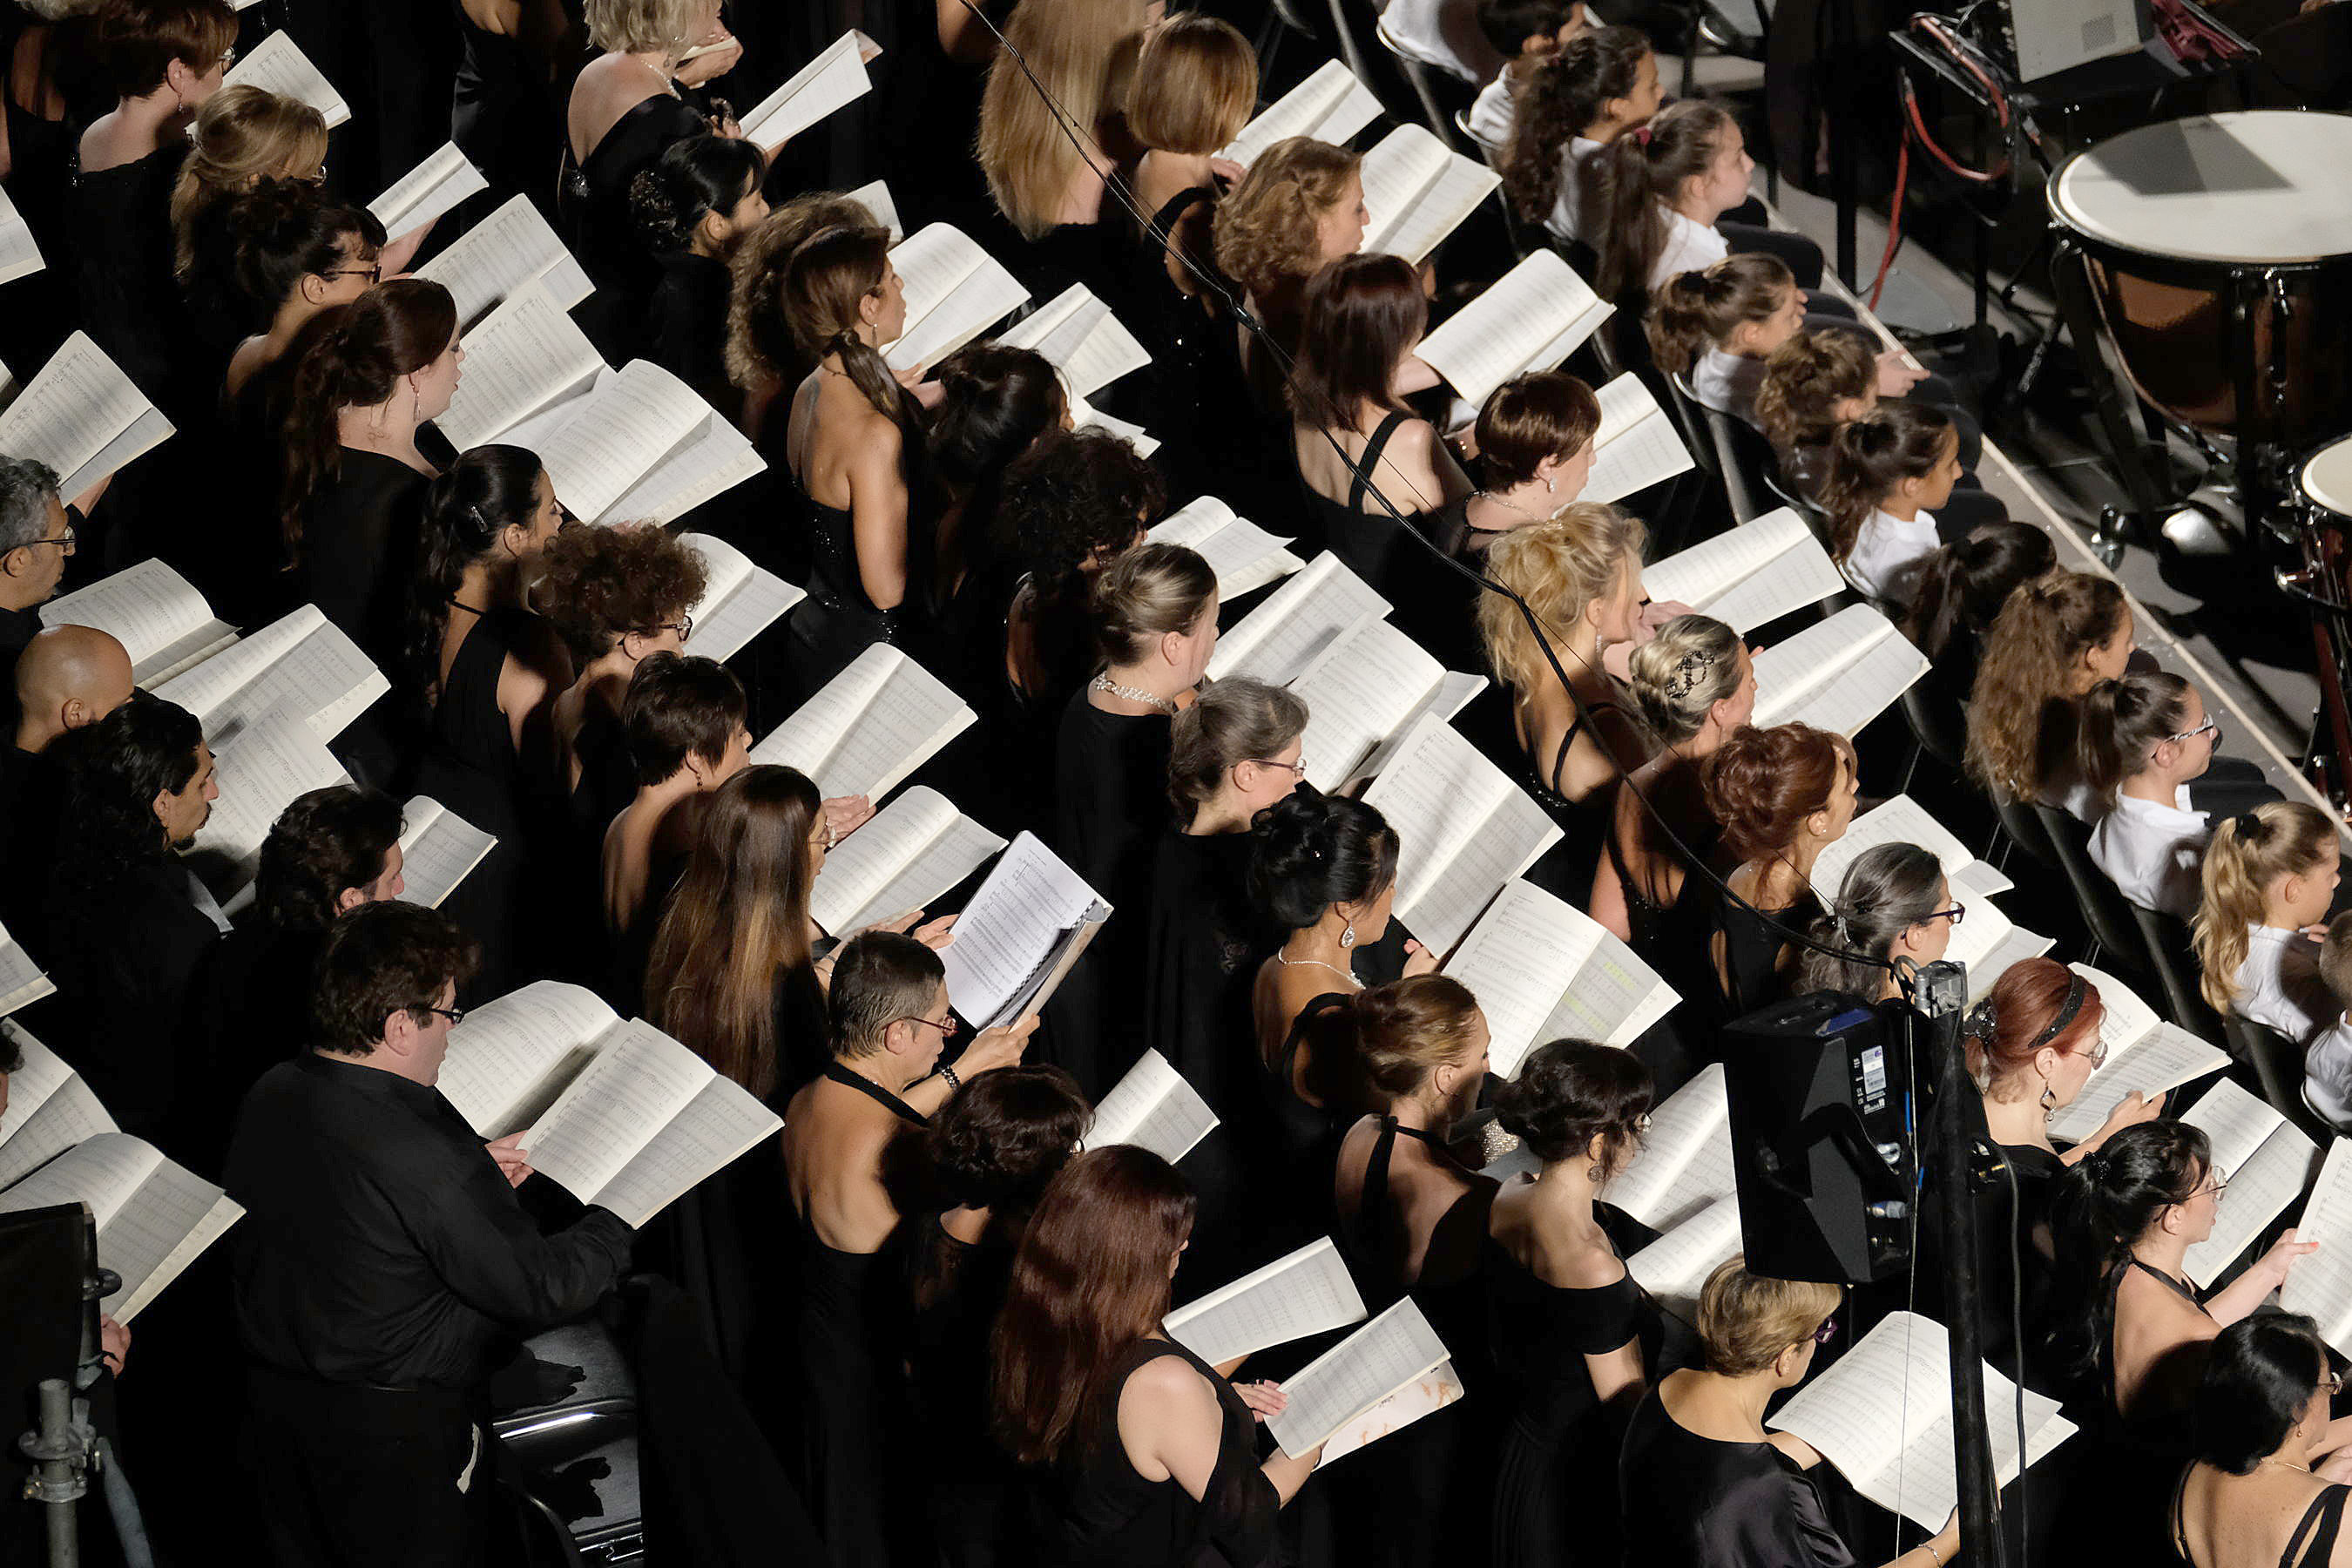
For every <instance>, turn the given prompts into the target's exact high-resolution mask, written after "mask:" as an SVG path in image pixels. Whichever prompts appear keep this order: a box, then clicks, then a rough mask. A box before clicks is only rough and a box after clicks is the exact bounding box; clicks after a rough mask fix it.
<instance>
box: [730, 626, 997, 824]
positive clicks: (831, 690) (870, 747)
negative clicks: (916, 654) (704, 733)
mask: <svg viewBox="0 0 2352 1568" xmlns="http://www.w3.org/2000/svg"><path fill="white" fill-rule="evenodd" d="M976 717H977V715H975V714H974V713H973V712H972V710H971V709H970V708H968V707H966V706H964V701H963V699H962V698H961V697H958V696H957V695H956V694H955V693H954V692H953V691H950V690H949V689H948V688H947V685H946V683H945V682H943V681H941V680H940V678H939V677H938V676H935V675H933V674H932V673H931V672H930V671H929V670H928V669H925V668H923V667H922V666H921V665H919V664H917V663H916V662H915V661H914V660H913V659H911V658H908V657H907V656H906V655H905V654H903V653H901V652H899V651H898V649H897V648H895V647H891V646H890V645H889V644H888V643H876V644H874V645H873V646H872V647H868V648H867V649H866V651H865V652H864V653H861V654H859V655H858V656H857V657H856V658H854V659H852V660H850V662H849V668H846V669H845V670H843V671H842V672H841V673H840V674H839V675H836V676H835V677H834V678H833V679H831V680H829V681H827V682H826V683H825V686H824V690H822V691H820V692H818V693H817V694H816V695H815V696H814V697H812V698H810V699H809V700H807V701H806V702H803V704H801V706H800V708H799V709H798V710H796V711H795V712H794V713H793V716H792V717H791V718H789V719H786V720H785V721H783V722H782V723H781V724H779V725H777V726H776V727H775V729H773V730H772V731H769V733H768V737H767V738H766V739H765V740H763V741H761V742H760V743H759V744H758V745H756V746H754V747H752V748H751V760H752V761H753V762H755V763H783V764H784V765H785V766H787V767H794V768H798V769H800V771H801V772H803V773H806V774H808V776H809V777H810V778H812V779H814V780H815V781H816V786H817V788H818V789H820V790H822V791H824V793H825V794H826V795H866V796H867V797H869V798H871V799H874V800H880V799H881V798H882V797H883V796H884V795H887V794H889V793H890V791H891V789H892V788H893V787H894V786H896V785H897V784H898V781H899V780H901V779H903V778H905V777H906V776H907V775H908V773H913V772H914V771H915V770H916V769H917V768H919V767H920V766H922V765H923V763H925V762H927V761H929V759H930V757H931V756H933V755H934V754H935V753H936V752H938V751H939V749H940V747H941V746H944V745H946V744H947V743H948V742H950V741H952V740H954V739H955V738H956V737H957V736H958V735H960V734H961V733H962V732H963V731H965V730H966V729H968V728H970V727H971V724H972V722H973V721H974V720H975V718H976ZM861 831H862V830H861Z"/></svg>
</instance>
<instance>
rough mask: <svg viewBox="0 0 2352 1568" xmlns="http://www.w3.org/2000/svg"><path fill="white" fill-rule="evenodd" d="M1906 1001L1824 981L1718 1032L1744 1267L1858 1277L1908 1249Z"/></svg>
mask: <svg viewBox="0 0 2352 1568" xmlns="http://www.w3.org/2000/svg"><path fill="white" fill-rule="evenodd" d="M1903 1013H1904V1008H1903V1006H1902V1005H1901V1004H1899V1003H1887V1004H1884V1005H1880V1006H1877V1007H1873V1006H1872V1005H1870V1004H1868V1003H1866V1002H1864V1001H1862V1000H1861V999H1860V998H1858V997H1855V996H1851V995H1847V994H1843V993H1841V992H1834V991H1831V992H1820V993H1817V994H1813V995H1811V996H1801V997H1798V998H1797V999H1796V1000H1794V1001H1791V1002H1784V1003H1781V1004H1780V1005H1776V1006H1771V1007H1767V1008H1765V1009H1763V1010H1762V1011H1760V1012H1756V1013H1751V1014H1749V1015H1748V1016H1746V1017H1744V1018H1741V1019H1739V1020H1738V1021H1737V1022H1736V1023H1734V1024H1732V1025H1730V1026H1728V1027H1727V1029H1726V1030H1725V1031H1724V1036H1723V1065H1724V1079H1725V1081H1724V1088H1725V1089H1726V1091H1727V1095H1728V1097H1729V1100H1730V1109H1731V1157H1732V1164H1733V1167H1734V1169H1735V1170H1736V1171H1737V1173H1738V1179H1739V1234H1740V1238H1741V1242H1742V1245H1743V1247H1744V1250H1745V1252H1746V1254H1747V1259H1748V1268H1750V1269H1751V1270H1753V1271H1754V1272H1756V1273H1759V1274H1766V1275H1770V1276H1772V1277H1774V1278H1776V1279H1818V1280H1823V1281H1826V1282H1829V1283H1832V1284H1848V1285H1860V1284H1865V1283H1868V1282H1869V1281H1871V1280H1874V1279H1885V1278H1887V1277H1888V1276H1889V1275H1891V1274H1893V1273H1895V1272H1896V1271H1897V1270H1899V1269H1900V1268H1902V1267H1903V1266H1904V1264H1905V1263H1906V1262H1907V1261H1908V1260H1909V1257H1910V1251H1909V1247H1910V1231H1911V1224H1910V1220H1911V1195H1912V1194H1914V1193H1915V1192H1916V1191H1917V1181H1916V1172H1915V1166H1914V1163H1913V1153H1912V1150H1913V1139H1912V1136H1911V1129H1912V1127H1913V1125H1914V1118H1915V1116H1916V1107H1915V1105H1914V1103H1913V1097H1912V1092H1911V1088H1912V1086H1911V1078H1910V1073H1909V1070H1908V1068H1909V1053H1908V1052H1907V1051H1906V1049H1905V1040H1904V1028H1905V1023H1904V1018H1903Z"/></svg>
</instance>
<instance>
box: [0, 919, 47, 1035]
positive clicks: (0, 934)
mask: <svg viewBox="0 0 2352 1568" xmlns="http://www.w3.org/2000/svg"><path fill="white" fill-rule="evenodd" d="M57 989H58V987H57V983H56V982H55V981H53V980H51V979H50V978H49V977H48V976H47V975H46V974H44V973H41V966H40V965H39V964H37V963H34V962H33V955H32V954H31V953H29V952H26V951H25V949H24V947H23V945H22V944H21V943H19V942H17V941H16V938H14V937H12V936H10V935H9V934H8V933H7V932H6V931H0V1017H5V1016H7V1015H8V1014H11V1013H14V1012H16V1010H17V1009H18V1008H20V1007H29V1006H31V1005H33V1004H34V1003H36V1002H37V1001H39V1000H40V999H41V998H42V997H44V996H50V995H54V994H56V993H57Z"/></svg>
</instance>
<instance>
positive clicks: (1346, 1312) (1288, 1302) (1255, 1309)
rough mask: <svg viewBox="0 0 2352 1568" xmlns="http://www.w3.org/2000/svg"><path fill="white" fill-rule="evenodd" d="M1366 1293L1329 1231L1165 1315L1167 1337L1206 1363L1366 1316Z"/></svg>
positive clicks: (1217, 1363)
mask: <svg viewBox="0 0 2352 1568" xmlns="http://www.w3.org/2000/svg"><path fill="white" fill-rule="evenodd" d="M1364 1316H1365V1313H1364V1299H1363V1297H1362V1296H1361V1295H1360V1294H1359V1293H1358V1292H1357V1289H1356V1282H1355V1280H1354V1279H1352V1278H1350V1277H1349V1273H1348V1265H1347V1263H1346V1261H1345V1260H1344V1259H1342V1258H1340V1256H1339V1247H1338V1246H1337V1245H1335V1244H1334V1243H1333V1242H1332V1240H1331V1238H1330V1237H1328V1236H1327V1237H1323V1238H1322V1239H1321V1240H1319V1241H1314V1242H1310V1243H1308V1244H1307V1246H1305V1247H1300V1248H1299V1249H1298V1250H1297V1251H1296V1252H1293V1253H1289V1254H1287V1255H1286V1256H1284V1257H1281V1258H1276V1259H1275V1260H1274V1261H1273V1262H1271V1263H1269V1264H1267V1265H1266V1266H1265V1268H1258V1269H1254V1270H1252V1271H1251V1272H1250V1273H1247V1274H1244V1275H1243V1276H1242V1277H1241V1278H1240V1279H1236V1280H1234V1281H1233V1282H1232V1283H1231V1284H1228V1285H1223V1286H1220V1287H1218V1288H1217V1289H1214V1290H1212V1291H1210V1292H1209V1293H1208V1294H1207V1295H1205V1296H1203V1297H1202V1298H1201V1299H1200V1300H1196V1301H1192V1302H1188V1303H1187V1304H1186V1305H1184V1306H1183V1307H1181V1308H1180V1309H1179V1310H1176V1311H1173V1312H1171V1313H1169V1314H1168V1320H1167V1321H1166V1322H1165V1323H1164V1324H1162V1325H1161V1326H1162V1327H1164V1328H1165V1329H1166V1330H1167V1331H1168V1337H1169V1338H1170V1339H1171V1340H1174V1341H1175V1342H1177V1343H1178V1344H1181V1345H1182V1346H1183V1347H1184V1348H1185V1349H1186V1350H1188V1351H1191V1352H1192V1353H1193V1354H1194V1355H1196V1356H1199V1357H1200V1358H1201V1359H1202V1361H1204V1362H1207V1363H1209V1364H1210V1365H1212V1366H1223V1365H1224V1364H1225V1363H1227V1362H1230V1361H1237V1360H1239V1359H1240V1358H1241V1357H1243V1356H1246V1355H1255V1354H1256V1353H1257V1352H1259V1351H1263V1350H1272V1349H1273V1348H1274V1347H1275V1346H1276V1345H1286V1344H1289V1343H1290V1342H1293V1341H1294V1340H1303V1339H1305V1338H1306V1337H1307V1335H1309V1334H1319V1333H1324V1332H1327V1331H1329V1330H1332V1329H1344V1328H1346V1327H1347V1326H1348V1325H1349V1323H1360V1322H1362V1321H1364Z"/></svg>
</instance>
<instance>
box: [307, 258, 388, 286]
mask: <svg viewBox="0 0 2352 1568" xmlns="http://www.w3.org/2000/svg"><path fill="white" fill-rule="evenodd" d="M319 276H320V277H321V278H364V279H367V280H368V287H369V288H371V289H373V288H374V287H375V286H376V285H377V284H379V283H381V282H383V266H382V265H381V264H379V265H377V266H374V267H338V268H335V269H334V270H333V271H332V272H321V273H320V274H319Z"/></svg>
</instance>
